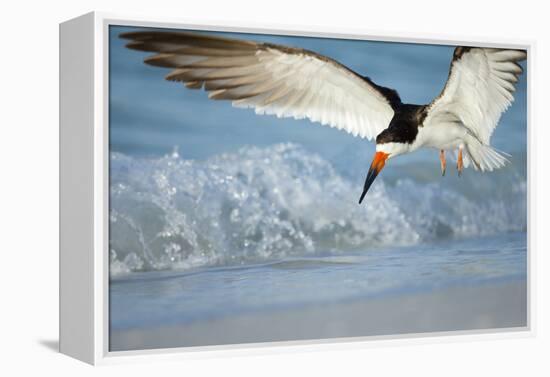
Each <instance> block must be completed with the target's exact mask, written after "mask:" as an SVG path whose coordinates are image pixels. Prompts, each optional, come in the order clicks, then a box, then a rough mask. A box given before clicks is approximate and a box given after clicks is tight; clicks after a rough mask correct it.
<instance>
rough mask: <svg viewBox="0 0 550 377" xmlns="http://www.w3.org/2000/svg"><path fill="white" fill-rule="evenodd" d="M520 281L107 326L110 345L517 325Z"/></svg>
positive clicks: (521, 318)
mask: <svg viewBox="0 0 550 377" xmlns="http://www.w3.org/2000/svg"><path fill="white" fill-rule="evenodd" d="M526 325H527V289H526V283H525V281H524V280H518V281H508V282H500V283H491V284H483V285H472V286H467V287H459V288H447V289H441V290H434V291H432V292H427V293H418V294H403V295H394V296H390V297H384V298H375V299H372V298H370V299H359V300H353V301H348V302H334V303H328V304H324V305H315V306H306V307H301V308H290V309H287V310H278V311H265V312H264V311H261V312H255V313H247V314H245V315H239V316H233V317H226V318H221V319H215V320H208V321H195V322H192V323H186V324H182V325H178V326H166V327H153V328H135V329H126V330H120V331H113V332H112V333H111V337H110V350H111V351H121V350H136V349H153V348H169V347H186V346H207V345H223V344H239V343H258V342H276V341H291V340H311V339H330V338H343V337H344V338H345V337H354V336H369V335H371V336H372V335H391V334H408V333H411V334H412V333H426V332H439V331H453V330H476V329H497V328H511V327H524V326H526Z"/></svg>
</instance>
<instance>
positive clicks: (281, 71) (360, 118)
mask: <svg viewBox="0 0 550 377" xmlns="http://www.w3.org/2000/svg"><path fill="white" fill-rule="evenodd" d="M120 36H121V38H125V39H129V40H130V42H129V43H128V44H127V45H126V47H128V48H130V49H135V50H140V51H147V52H152V53H154V54H153V55H152V56H150V57H148V58H146V59H145V63H147V64H150V65H153V66H158V67H165V68H171V69H172V71H171V72H170V73H169V74H168V75H167V76H166V79H167V80H171V81H179V82H183V83H184V84H185V86H186V87H188V88H191V89H200V88H204V89H205V90H206V91H208V92H209V95H208V96H209V98H211V99H215V100H229V101H232V104H233V105H234V106H236V107H244V108H254V109H255V112H256V113H257V114H272V115H276V116H277V117H293V118H295V119H303V118H308V119H309V120H311V121H313V122H318V123H321V124H322V125H328V126H330V127H335V128H337V129H340V130H344V131H347V132H349V133H350V134H352V135H353V136H358V137H362V138H366V139H375V140H376V153H375V155H374V159H373V161H372V163H371V165H370V169H369V171H368V174H367V178H366V180H365V185H364V188H363V192H362V194H361V197H360V199H359V203H361V202H362V201H363V198H364V197H365V194H366V193H367V191H368V190H369V188H370V186H371V185H372V183H373V181H374V179H375V178H376V176H377V175H378V174H379V173H380V171H381V170H382V168H383V167H384V165H385V163H386V161H387V160H388V159H390V158H393V157H395V156H398V155H401V154H404V153H410V152H413V151H415V150H417V149H419V148H434V149H436V150H438V151H439V158H440V162H441V170H442V174H443V175H444V174H445V169H446V159H445V151H457V169H458V174H459V175H460V174H461V173H462V170H463V168H464V167H468V166H469V165H472V166H473V167H474V168H475V169H476V170H480V171H492V170H494V169H498V168H501V167H503V166H504V165H505V164H506V162H508V160H507V158H506V157H505V156H504V154H503V153H499V152H498V151H496V150H495V149H494V148H492V147H491V146H490V138H491V134H492V133H493V131H494V129H495V127H496V126H497V124H498V122H499V119H500V116H501V115H502V113H503V112H504V111H505V110H506V109H507V108H508V107H509V106H510V105H511V104H512V102H513V100H514V97H513V93H514V91H515V84H516V83H517V81H518V77H519V75H520V74H521V73H522V68H521V66H520V65H519V64H518V62H519V61H522V60H525V59H526V57H527V53H526V51H523V50H513V49H500V48H481V47H462V46H459V47H456V48H455V50H454V54H453V58H452V61H451V66H450V70H449V76H448V79H447V83H446V84H445V87H444V88H443V90H442V92H441V93H440V94H439V96H437V97H436V98H435V99H434V100H433V101H432V102H431V103H429V104H427V105H413V104H405V103H402V102H401V98H400V97H399V94H398V93H397V91H395V90H394V89H390V88H386V87H383V86H380V85H377V84H376V83H374V82H373V81H372V80H371V79H370V78H369V77H366V76H362V75H360V74H358V73H356V72H354V71H352V70H351V69H349V68H348V67H346V66H344V65H342V64H340V63H338V62H337V61H335V60H333V59H331V58H329V57H326V56H323V55H320V54H317V53H315V52H313V51H308V50H304V49H300V48H294V47H287V46H280V45H275V44H271V43H257V42H252V41H247V40H237V39H228V38H222V37H217V36H211V35H206V34H195V33H187V32H162V31H138V32H129V33H123V34H121V35H120Z"/></svg>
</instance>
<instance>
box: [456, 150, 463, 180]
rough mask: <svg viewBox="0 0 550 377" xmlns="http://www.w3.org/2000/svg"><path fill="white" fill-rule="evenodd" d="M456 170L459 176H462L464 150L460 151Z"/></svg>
mask: <svg viewBox="0 0 550 377" xmlns="http://www.w3.org/2000/svg"><path fill="white" fill-rule="evenodd" d="M456 169H457V170H458V176H459V177H460V176H461V175H462V170H464V162H463V161H462V148H459V149H458V161H457V163H456Z"/></svg>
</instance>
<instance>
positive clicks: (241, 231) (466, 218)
mask: <svg viewBox="0 0 550 377" xmlns="http://www.w3.org/2000/svg"><path fill="white" fill-rule="evenodd" d="M129 30H135V29H132V28H126V27H111V30H110V33H111V38H110V104H109V110H110V148H111V155H110V179H111V189H110V258H111V264H110V274H111V284H110V289H111V305H110V308H111V314H110V321H111V326H112V328H113V329H125V328H132V327H137V328H139V327H147V326H151V325H155V324H169V323H176V322H179V323H181V322H192V321H198V320H201V319H202V320H204V319H207V318H215V317H219V316H228V315H229V316H230V315H232V314H237V313H243V312H247V311H255V310H270V308H284V307H289V306H293V307H294V306H300V305H308V304H311V303H320V302H321V303H322V302H324V301H335V300H348V299H352V298H354V297H363V298H364V297H377V296H380V295H391V294H394V293H405V294H406V293H407V292H417V291H429V290H432V289H437V288H441V287H447V286H457V285H458V286H460V285H471V284H483V283H485V282H489V281H496V280H507V279H512V280H514V279H516V280H517V279H520V280H522V279H523V280H524V279H525V276H526V273H527V272H526V258H527V257H526V254H527V242H526V231H527V181H526V175H527V149H526V134H527V129H526V127H527V126H526V124H527V118H526V75H527V71H526V66H525V64H524V65H523V67H524V69H525V73H524V75H523V76H522V77H521V78H520V81H519V83H518V87H517V92H516V101H515V103H514V104H513V106H512V107H511V108H510V109H509V110H508V111H507V112H506V113H505V114H504V116H503V117H502V119H501V122H500V124H499V126H498V127H497V129H496V131H495V133H494V135H493V138H492V144H493V145H494V146H495V147H496V148H498V149H500V150H502V151H505V152H507V153H510V154H511V155H512V157H511V158H510V160H511V164H510V165H508V166H506V167H505V168H504V169H501V170H499V171H496V172H493V173H486V174H481V173H478V172H475V171H473V170H471V169H468V170H467V171H466V172H465V173H464V175H463V176H462V177H460V178H459V177H457V175H456V174H455V171H454V169H453V168H452V163H449V168H448V172H447V175H446V176H445V177H441V173H440V171H439V160H438V152H437V151H421V152H416V153H414V154H411V155H407V156H402V157H398V158H396V159H393V160H391V161H390V162H389V163H388V164H387V167H386V168H385V169H384V171H383V172H382V173H381V175H380V176H379V178H378V179H377V180H376V182H375V184H374V185H373V187H372V189H371V191H369V193H368V195H367V197H366V200H365V202H366V203H364V205H361V206H359V205H358V204H357V200H358V198H359V195H360V193H361V189H362V184H363V180H364V178H365V174H366V171H367V169H368V166H369V164H370V160H371V158H372V154H373V153H374V145H373V143H372V142H368V141H365V140H359V139H356V138H353V137H352V136H350V135H348V134H346V133H343V132H341V131H338V130H334V129H331V128H328V127H322V126H320V125H316V124H312V123H310V122H308V121H306V120H302V121H297V120H293V119H278V118H276V117H269V116H257V115H255V114H254V112H253V111H247V110H242V109H236V108H233V107H231V105H230V103H225V102H220V101H210V100H208V99H207V95H206V94H205V93H204V92H202V91H192V90H188V89H185V88H184V87H183V86H182V85H180V84H176V83H172V82H166V81H165V80H163V76H164V75H165V74H166V73H167V71H166V70H163V69H160V68H155V67H150V66H146V65H145V64H143V62H142V60H143V58H144V57H145V56H146V55H147V54H145V53H141V52H136V51H131V50H128V49H125V48H124V41H123V40H120V39H119V38H118V34H119V33H121V32H124V31H129ZM230 36H233V37H238V38H247V39H253V40H257V41H267V42H271V43H279V44H285V45H292V46H297V47H303V48H306V49H310V50H314V51H316V52H319V53H321V54H326V55H327V56H330V57H332V58H334V59H336V60H339V61H340V62H341V63H343V64H345V65H348V66H349V67H350V68H352V69H353V70H355V71H357V72H359V73H362V74H365V75H368V76H370V77H371V78H372V79H373V80H374V81H375V82H377V83H378V84H381V85H384V86H388V87H393V88H395V89H397V90H398V91H399V93H400V94H401V97H402V99H403V101H404V102H410V103H427V102H429V101H431V99H432V98H433V97H435V96H436V95H438V94H439V92H440V90H441V88H442V87H443V85H444V83H445V80H446V78H447V74H448V69H449V62H450V59H451V56H452V50H453V47H450V46H436V45H418V44H402V43H382V42H368V41H350V40H337V39H319V38H298V37H279V36H270V35H250V34H240V35H237V34H233V35H230ZM334 282H338V283H337V284H334Z"/></svg>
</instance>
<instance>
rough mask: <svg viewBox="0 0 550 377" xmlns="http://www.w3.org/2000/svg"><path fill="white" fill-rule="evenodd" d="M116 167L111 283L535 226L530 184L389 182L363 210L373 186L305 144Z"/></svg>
mask: <svg viewBox="0 0 550 377" xmlns="http://www.w3.org/2000/svg"><path fill="white" fill-rule="evenodd" d="M110 163H111V164H110V169H111V192H110V259H111V264H110V268H111V274H112V275H118V274H124V273H128V272H132V271H145V270H161V269H187V268H193V267H200V266H223V265H235V264H244V263H260V262H265V261H270V260H276V259H282V258H285V257H300V256H314V255H320V254H322V255H326V254H337V253H339V252H341V251H352V250H361V251H364V250H368V249H373V248H378V247H383V246H401V245H412V244H417V243H422V242H427V241H430V240H436V239H445V238H457V237H473V236H483V235H490V234H497V233H501V232H510V231H521V230H525V228H526V183H525V180H524V179H523V178H522V179H513V180H510V179H508V181H507V182H506V184H505V185H504V184H503V185H500V187H499V192H498V194H494V195H493V194H491V192H490V187H491V186H490V185H485V186H484V185H483V182H482V181H479V182H478V184H479V189H478V188H476V189H475V190H472V186H473V185H470V192H466V191H465V192H462V193H461V192H458V191H454V190H451V189H448V188H442V187H441V185H440V184H439V183H438V182H432V183H430V182H420V181H418V180H414V177H412V178H411V177H407V178H397V179H395V180H393V181H391V180H390V179H388V180H386V181H385V180H384V177H383V176H381V177H379V178H378V180H377V182H376V183H375V184H374V185H373V187H372V188H371V191H369V193H368V195H367V198H366V202H367V204H366V205H361V206H360V205H358V204H357V199H358V196H359V194H360V192H361V188H362V182H351V180H350V179H348V178H345V177H344V176H343V175H341V174H339V173H338V172H337V171H336V170H335V169H334V168H333V166H332V165H331V164H330V163H329V162H328V161H326V160H324V159H322V158H321V157H320V156H318V155H316V154H312V153H310V152H308V151H306V150H305V149H303V148H302V147H300V146H298V145H295V144H277V145H274V146H271V147H266V148H257V147H246V148H242V149H240V150H239V151H238V152H235V153H232V154H223V155H219V156H216V157H213V158H211V159H208V160H206V161H195V160H184V159H182V158H181V157H180V156H179V155H178V153H177V152H174V153H173V154H171V155H168V156H165V157H161V158H157V159H145V158H135V157H129V156H126V155H123V154H120V153H111V161H110ZM463 182H468V181H467V179H466V180H465V181H463ZM493 184H494V182H493ZM484 187H485V188H484ZM487 187H489V189H487ZM478 191H479V192H478Z"/></svg>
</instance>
